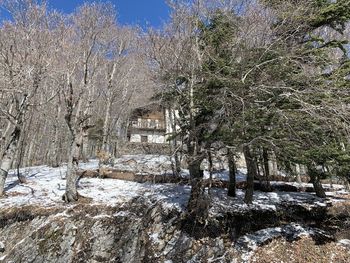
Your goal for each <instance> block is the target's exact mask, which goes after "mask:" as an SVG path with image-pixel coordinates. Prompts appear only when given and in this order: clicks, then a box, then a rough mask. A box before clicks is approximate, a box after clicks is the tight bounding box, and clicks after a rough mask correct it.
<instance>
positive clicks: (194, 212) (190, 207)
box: [187, 158, 209, 223]
mask: <svg viewBox="0 0 350 263" xmlns="http://www.w3.org/2000/svg"><path fill="white" fill-rule="evenodd" d="M202 160H203V159H202V158H199V159H196V158H194V159H193V160H191V161H190V163H189V171H190V177H191V195H190V199H189V201H188V204H187V212H188V215H189V217H190V218H191V219H193V220H195V221H198V222H201V223H203V222H204V220H205V219H206V218H207V216H208V207H209V202H208V198H207V196H206V193H205V191H204V183H203V170H201V169H200V165H201V162H202Z"/></svg>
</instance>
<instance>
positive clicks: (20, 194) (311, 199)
mask: <svg viewBox="0 0 350 263" xmlns="http://www.w3.org/2000/svg"><path fill="white" fill-rule="evenodd" d="M170 164H171V160H170V157H169V156H163V155H126V156H123V157H121V158H118V159H116V163H115V164H114V167H115V168H117V169H121V170H128V169H129V170H132V169H136V166H138V165H141V166H143V167H145V168H147V169H148V171H149V172H150V171H152V170H157V169H158V171H166V170H167V168H168V166H170ZM80 168H81V169H91V170H93V169H97V168H98V160H92V161H90V162H88V163H82V164H80ZM159 169H160V170H159ZM162 169H163V170H162ZM245 172H246V171H245V170H244V169H240V170H239V171H238V173H237V176H236V177H237V181H244V180H245ZM21 173H22V174H23V175H25V176H26V177H27V180H28V183H27V184H21V183H19V182H18V180H17V177H16V176H15V175H14V172H11V173H10V175H9V177H8V179H7V181H6V185H5V189H6V193H7V195H8V196H7V197H5V198H1V199H0V209H1V208H6V207H9V206H23V205H41V206H47V207H50V206H57V205H63V201H62V195H63V194H64V192H65V179H64V178H65V173H66V165H62V166H60V167H57V168H52V167H48V166H38V167H29V168H23V169H21ZM186 173H188V171H186V170H184V171H183V175H184V176H186ZM205 177H206V178H208V173H205ZM213 177H214V178H218V179H221V180H226V179H227V178H228V172H227V170H223V171H218V172H215V173H214V174H213ZM276 183H278V182H276ZM289 184H291V185H293V183H289ZM333 186H334V187H336V189H340V190H339V193H340V192H344V190H343V189H342V188H341V187H338V186H336V185H333ZM78 191H79V193H80V194H81V195H83V196H86V197H89V198H91V199H92V200H91V203H93V204H105V205H109V206H120V205H121V204H124V203H126V202H128V201H131V200H132V199H133V198H135V197H139V196H143V197H145V198H149V199H152V200H154V201H156V202H160V203H161V204H162V206H163V208H164V209H178V210H183V209H185V207H186V204H187V201H188V198H189V195H190V191H191V188H190V186H188V185H174V184H153V183H143V184H141V183H137V182H131V181H123V180H116V179H100V178H82V179H81V180H80V182H79V187H78ZM210 193H211V196H210V197H211V199H212V203H215V205H214V206H212V207H211V209H210V212H211V213H217V212H218V211H225V209H227V208H230V209H232V208H234V209H238V210H248V209H263V210H273V211H274V210H276V206H278V205H280V204H283V203H295V204H301V205H303V206H305V207H306V208H309V209H311V208H312V207H313V206H327V205H329V204H330V203H331V202H341V201H342V200H343V199H342V198H340V197H339V194H337V193H338V192H332V193H327V195H328V199H327V200H324V199H321V198H318V197H316V196H315V194H314V193H304V192H270V193H265V192H260V191H255V192H254V201H253V204H252V205H249V206H248V205H246V204H245V203H244V202H243V198H244V191H242V190H239V189H238V190H237V197H235V198H232V197H228V196H227V190H225V189H211V191H210ZM344 193H345V192H344ZM65 216H69V215H65ZM118 216H124V215H122V214H120V215H118Z"/></svg>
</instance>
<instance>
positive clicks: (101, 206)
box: [0, 156, 350, 263]
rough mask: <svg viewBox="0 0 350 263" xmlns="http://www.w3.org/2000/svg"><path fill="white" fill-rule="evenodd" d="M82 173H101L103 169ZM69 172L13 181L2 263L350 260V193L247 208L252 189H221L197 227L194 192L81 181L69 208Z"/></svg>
mask: <svg viewBox="0 0 350 263" xmlns="http://www.w3.org/2000/svg"><path fill="white" fill-rule="evenodd" d="M123 158H124V159H123ZM123 158H122V159H117V160H116V166H117V167H118V163H119V167H121V165H124V167H123V168H128V167H125V165H126V164H123V160H124V161H125V159H134V160H138V162H139V163H140V162H141V163H143V164H145V165H147V166H148V167H152V166H153V169H155V168H156V167H157V165H158V167H159V165H163V166H162V167H164V163H165V162H164V161H165V160H164V158H166V157H165V156H132V157H130V156H126V157H123ZM124 163H125V162H124ZM80 168H81V169H89V170H94V169H97V168H98V162H97V161H90V162H89V163H85V164H81V166H80ZM65 169H66V168H65V166H61V167H58V168H50V167H47V166H40V167H32V168H25V169H23V170H22V172H23V173H25V174H26V175H27V178H28V182H27V183H26V184H19V183H17V179H16V178H15V177H13V176H10V180H9V181H8V183H7V185H6V188H7V190H8V191H7V196H6V197H4V198H2V199H0V209H1V215H0V243H1V250H0V262H4V263H5V262H123V263H124V262H168V263H170V262H283V261H284V260H286V259H287V258H286V257H287V256H288V259H289V262H348V260H349V259H350V254H349V246H350V241H349V239H350V222H349V212H350V208H349V205H350V202H349V194H348V192H346V191H345V190H344V189H342V187H341V186H339V185H334V186H333V190H332V191H329V192H327V198H326V199H321V198H318V197H316V196H315V195H314V193H306V192H284V191H283V192H282V191H280V192H279V191H275V192H270V193H265V192H260V191H255V193H254V202H253V204H252V205H246V204H244V202H243V196H244V191H243V190H238V195H237V197H236V198H231V197H227V196H226V189H221V188H212V189H211V191H210V209H209V217H208V220H207V222H203V224H202V225H193V224H191V222H188V221H186V219H185V217H184V214H185V211H186V210H185V207H186V203H187V201H188V198H189V194H190V186H188V185H186V184H183V185H178V184H170V183H165V184H154V183H150V182H146V183H137V182H132V181H123V180H116V179H101V178H81V180H80V181H79V186H78V189H79V193H80V194H81V195H82V196H84V198H82V199H81V200H80V201H79V202H78V203H73V204H68V205H67V204H65V203H63V201H62V200H61V197H62V195H63V193H64V191H65V183H64V178H63V177H64V172H65ZM129 170H132V167H131V166H129ZM223 173H225V172H224V171H223ZM169 176H170V175H169ZM243 176H244V174H243V173H239V178H242V177H243ZM221 177H223V176H221ZM281 251H288V253H285V252H283V253H281ZM300 251H303V253H302V254H300ZM289 256H290V258H289Z"/></svg>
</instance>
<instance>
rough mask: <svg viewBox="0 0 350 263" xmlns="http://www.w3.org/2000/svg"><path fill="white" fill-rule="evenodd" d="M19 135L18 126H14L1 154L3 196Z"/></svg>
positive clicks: (0, 179) (0, 175) (0, 176)
mask: <svg viewBox="0 0 350 263" xmlns="http://www.w3.org/2000/svg"><path fill="white" fill-rule="evenodd" d="M20 135H21V129H20V126H16V127H15V129H14V131H13V132H12V134H11V139H10V141H9V143H8V145H7V147H6V148H5V150H4V152H3V154H2V156H1V160H0V161H1V163H0V196H3V194H4V188H5V181H6V178H7V175H8V172H9V170H10V169H11V166H12V163H13V160H14V158H15V155H16V149H17V144H18V140H19V138H20Z"/></svg>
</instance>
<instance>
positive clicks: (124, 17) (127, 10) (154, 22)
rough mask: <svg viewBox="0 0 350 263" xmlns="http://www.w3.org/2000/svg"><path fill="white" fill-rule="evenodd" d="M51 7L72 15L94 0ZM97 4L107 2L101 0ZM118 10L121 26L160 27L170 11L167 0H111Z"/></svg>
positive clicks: (67, 0) (60, 0)
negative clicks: (83, 4) (77, 9)
mask: <svg viewBox="0 0 350 263" xmlns="http://www.w3.org/2000/svg"><path fill="white" fill-rule="evenodd" d="M48 2H49V5H50V7H52V8H55V9H57V10H60V11H62V12H65V13H71V12H73V11H74V10H75V8H76V7H78V6H79V5H81V4H82V3H84V2H94V1H93V0H48ZM97 2H107V0H99V1H97ZM109 2H111V3H112V4H114V5H115V6H116V8H117V12H118V21H119V23H121V24H132V25H135V24H139V25H140V26H142V27H143V28H145V27H146V26H147V25H150V26H153V27H159V26H161V25H162V22H163V21H165V20H166V19H167V18H168V15H169V9H168V6H167V5H166V3H165V0H109ZM0 12H1V13H0V20H3V19H7V18H8V16H7V15H6V13H5V12H4V11H3V10H1V11H0Z"/></svg>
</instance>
